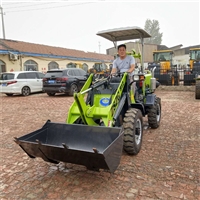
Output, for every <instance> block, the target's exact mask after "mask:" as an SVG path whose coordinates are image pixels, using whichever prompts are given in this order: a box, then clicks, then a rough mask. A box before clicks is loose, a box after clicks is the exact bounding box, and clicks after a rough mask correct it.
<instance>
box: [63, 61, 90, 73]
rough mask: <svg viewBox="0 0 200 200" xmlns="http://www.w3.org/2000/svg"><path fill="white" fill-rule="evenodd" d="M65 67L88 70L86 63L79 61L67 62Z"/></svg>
mask: <svg viewBox="0 0 200 200" xmlns="http://www.w3.org/2000/svg"><path fill="white" fill-rule="evenodd" d="M67 68H81V69H83V70H85V71H86V72H87V71H88V65H87V64H86V63H81V62H70V63H68V64H67Z"/></svg>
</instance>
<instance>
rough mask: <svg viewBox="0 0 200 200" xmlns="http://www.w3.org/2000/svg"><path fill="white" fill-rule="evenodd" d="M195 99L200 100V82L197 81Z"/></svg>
mask: <svg viewBox="0 0 200 200" xmlns="http://www.w3.org/2000/svg"><path fill="white" fill-rule="evenodd" d="M195 98H196V99H200V80H196V86H195Z"/></svg>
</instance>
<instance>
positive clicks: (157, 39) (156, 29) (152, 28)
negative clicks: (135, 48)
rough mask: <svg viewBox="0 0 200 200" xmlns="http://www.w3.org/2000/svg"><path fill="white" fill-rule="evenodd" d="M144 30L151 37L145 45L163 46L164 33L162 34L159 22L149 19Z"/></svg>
mask: <svg viewBox="0 0 200 200" xmlns="http://www.w3.org/2000/svg"><path fill="white" fill-rule="evenodd" d="M144 30H145V31H147V32H148V33H149V34H150V35H151V37H150V38H145V39H144V43H149V44H158V45H159V44H161V42H162V36H163V33H160V26H159V22H158V20H150V19H147V20H146V22H145V26H144Z"/></svg>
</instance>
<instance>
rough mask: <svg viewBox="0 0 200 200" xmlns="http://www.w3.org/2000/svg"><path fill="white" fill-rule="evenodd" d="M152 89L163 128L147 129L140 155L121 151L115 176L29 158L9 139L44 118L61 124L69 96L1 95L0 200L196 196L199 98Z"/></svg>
mask: <svg viewBox="0 0 200 200" xmlns="http://www.w3.org/2000/svg"><path fill="white" fill-rule="evenodd" d="M156 93H157V95H158V96H159V97H161V99H162V122H161V126H160V127H159V128H158V129H156V130H152V129H148V130H145V132H144V138H143V145H142V149H141V151H140V153H139V154H138V155H137V156H129V155H127V154H125V153H123V155H122V158H121V162H120V165H119V167H118V169H117V170H116V171H115V173H114V174H110V173H108V172H106V171H103V170H102V171H100V172H92V171H88V170H86V169H85V167H82V166H77V165H72V164H64V163H61V164H59V165H55V164H50V163H47V162H44V161H43V160H42V159H40V158H37V159H30V158H29V157H28V156H27V155H26V154H25V153H24V152H23V151H22V149H21V148H20V147H19V146H18V145H17V144H16V143H14V141H13V137H20V136H22V135H25V134H27V133H29V132H32V131H35V130H37V129H39V128H41V127H42V126H43V125H44V123H45V122H46V120H47V119H51V121H52V122H65V119H66V116H67V112H68V108H69V106H70V105H71V103H72V101H73V99H72V98H71V97H66V96H62V95H60V96H55V97H48V96H47V95H46V94H34V95H31V96H28V97H22V96H13V97H7V96H5V95H2V96H1V97H0V98H1V107H0V121H1V127H2V128H1V130H0V199H1V200H4V199H11V200H12V199H20V200H21V199H23V200H26V199H27V200H29V199H37V200H39V199H66V200H74V199H87V200H90V199H92V200H93V199H102V200H105V199H109V200H110V199H134V200H140V199H141V200H150V199H167V200H168V199H169V200H174V199H189V200H200V101H199V100H195V99H194V92H191V91H188V92H184V91H160V90H159V91H157V92H156Z"/></svg>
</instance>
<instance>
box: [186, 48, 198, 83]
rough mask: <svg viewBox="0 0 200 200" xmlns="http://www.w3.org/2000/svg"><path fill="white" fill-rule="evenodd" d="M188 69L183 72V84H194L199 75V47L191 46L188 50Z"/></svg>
mask: <svg viewBox="0 0 200 200" xmlns="http://www.w3.org/2000/svg"><path fill="white" fill-rule="evenodd" d="M189 57H190V59H189V65H188V66H189V67H190V68H189V70H185V73H184V85H195V84H196V81H195V79H196V78H197V77H198V76H199V75H200V48H191V49H190V52H189Z"/></svg>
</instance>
